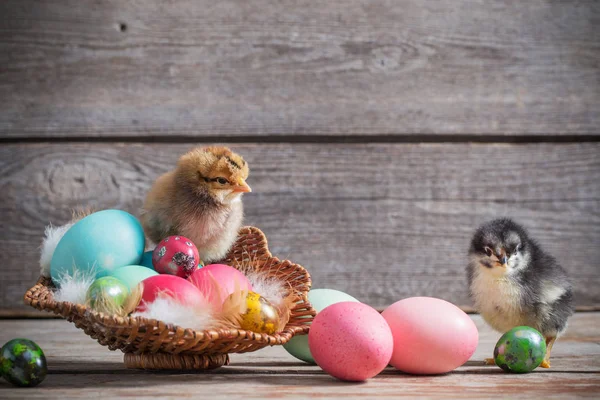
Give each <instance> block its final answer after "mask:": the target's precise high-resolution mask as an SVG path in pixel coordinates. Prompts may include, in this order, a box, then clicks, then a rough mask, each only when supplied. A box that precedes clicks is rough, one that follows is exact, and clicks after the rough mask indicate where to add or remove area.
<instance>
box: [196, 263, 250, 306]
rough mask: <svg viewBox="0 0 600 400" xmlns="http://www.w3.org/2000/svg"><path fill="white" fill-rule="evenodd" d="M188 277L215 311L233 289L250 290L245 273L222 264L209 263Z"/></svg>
mask: <svg viewBox="0 0 600 400" xmlns="http://www.w3.org/2000/svg"><path fill="white" fill-rule="evenodd" d="M188 279H189V281H190V282H191V283H192V284H194V285H195V286H196V287H197V288H198V289H200V291H201V292H202V293H203V294H204V295H205V296H206V299H207V300H208V301H209V302H210V303H211V304H212V305H213V306H214V307H215V309H216V310H217V311H219V310H221V309H222V307H223V302H224V301H225V299H227V297H229V296H230V295H231V294H232V293H234V292H235V291H242V290H244V291H248V292H250V291H252V285H251V284H250V282H248V278H246V275H244V274H243V273H241V272H240V271H238V270H237V269H235V268H233V267H230V266H229V265H224V264H211V265H207V266H205V267H203V268H200V269H197V270H196V271H194V273H193V274H192V275H191V276H190V277H189V278H188Z"/></svg>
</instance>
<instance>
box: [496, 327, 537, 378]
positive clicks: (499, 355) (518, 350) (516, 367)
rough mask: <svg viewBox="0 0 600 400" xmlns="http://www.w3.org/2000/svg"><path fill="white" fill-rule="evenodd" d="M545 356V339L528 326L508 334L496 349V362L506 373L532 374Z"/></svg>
mask: <svg viewBox="0 0 600 400" xmlns="http://www.w3.org/2000/svg"><path fill="white" fill-rule="evenodd" d="M545 356H546V341H545V340H544V337H543V336H542V334H541V333H539V332H538V331H537V330H535V329H533V328H530V327H528V326H517V327H516V328H513V329H511V330H510V331H508V332H506V333H505V334H504V335H502V337H501V338H500V340H498V343H496V347H495V348H494V361H495V362H496V365H497V366H499V367H500V368H502V369H503V370H504V371H506V372H517V373H525V372H531V371H533V370H534V369H536V368H537V367H538V366H539V365H540V364H541V363H542V361H544V357H545Z"/></svg>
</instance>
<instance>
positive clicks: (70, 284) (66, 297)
mask: <svg viewBox="0 0 600 400" xmlns="http://www.w3.org/2000/svg"><path fill="white" fill-rule="evenodd" d="M95 279H96V274H95V273H94V272H93V271H90V272H89V273H83V272H80V271H75V272H74V273H73V275H69V274H64V275H63V276H61V277H60V279H59V280H58V281H57V282H55V283H56V285H57V286H58V289H57V290H56V292H55V293H54V300H56V301H67V302H69V303H74V304H85V298H86V294H87V291H88V289H89V288H90V286H91V284H92V283H93V282H94V280H95Z"/></svg>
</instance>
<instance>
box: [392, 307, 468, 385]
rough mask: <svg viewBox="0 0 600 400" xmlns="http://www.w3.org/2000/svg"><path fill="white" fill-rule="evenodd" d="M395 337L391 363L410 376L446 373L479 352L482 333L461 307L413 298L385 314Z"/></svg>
mask: <svg viewBox="0 0 600 400" xmlns="http://www.w3.org/2000/svg"><path fill="white" fill-rule="evenodd" d="M382 315H383V318H385V320H386V321H387V323H388V324H389V326H390V328H391V329H392V334H393V336H394V351H393V354H392V359H391V361H390V364H392V365H393V366H394V367H396V368H397V369H399V370H401V371H404V372H408V373H410V374H427V375H429V374H444V373H446V372H450V371H452V370H454V369H455V368H458V367H460V366H461V365H463V364H464V363H465V362H467V361H468V360H469V358H470V357H471V356H472V355H473V353H474V352H475V349H476V348H477V343H478V341H479V332H478V331H477V327H476V326H475V323H473V320H471V318H469V316H468V315H467V314H465V313H464V312H463V311H462V310H461V309H460V308H458V307H456V306H455V305H454V304H452V303H448V302H447V301H445V300H441V299H436V298H433V297H410V298H408V299H404V300H400V301H398V302H396V303H394V304H392V305H391V306H389V307H388V308H387V309H386V310H385V311H384V312H383V314H382Z"/></svg>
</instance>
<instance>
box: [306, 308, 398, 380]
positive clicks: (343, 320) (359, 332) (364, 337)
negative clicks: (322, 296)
mask: <svg viewBox="0 0 600 400" xmlns="http://www.w3.org/2000/svg"><path fill="white" fill-rule="evenodd" d="M308 344H309V346H310V351H311V353H312V355H313V357H314V359H315V361H316V363H317V365H318V366H319V367H321V368H322V369H323V370H324V371H325V372H327V373H328V374H329V375H331V376H334V377H336V378H338V379H341V380H344V381H364V380H367V379H369V378H372V377H374V376H375V375H377V374H378V373H380V372H381V371H383V369H384V368H385V367H386V366H387V365H388V363H389V361H390V357H391V356H392V349H393V344H394V339H393V338H392V332H391V330H390V327H389V326H388V324H387V322H386V321H385V319H383V317H382V316H381V314H379V312H378V311H377V310H375V309H374V308H371V307H369V306H368V305H366V304H363V303H357V302H341V303H336V304H333V305H331V306H329V307H326V308H325V309H323V310H322V311H321V312H320V313H319V314H317V316H316V317H315V319H314V320H313V322H312V325H311V327H310V332H309V334H308Z"/></svg>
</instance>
